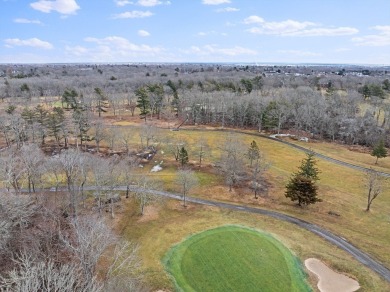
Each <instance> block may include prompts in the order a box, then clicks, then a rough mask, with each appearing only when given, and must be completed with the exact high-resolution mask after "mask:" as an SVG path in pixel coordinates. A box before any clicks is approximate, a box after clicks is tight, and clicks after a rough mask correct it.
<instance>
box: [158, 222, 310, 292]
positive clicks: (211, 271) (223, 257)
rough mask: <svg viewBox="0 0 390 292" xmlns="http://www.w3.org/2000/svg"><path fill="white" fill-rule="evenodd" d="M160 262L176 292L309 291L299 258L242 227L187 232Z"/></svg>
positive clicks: (259, 234)
mask: <svg viewBox="0 0 390 292" xmlns="http://www.w3.org/2000/svg"><path fill="white" fill-rule="evenodd" d="M163 262H164V265H165V267H166V269H167V271H168V272H169V273H170V274H171V275H172V277H173V278H174V281H175V285H176V288H177V289H178V290H179V291H215V292H216V291H300V292H301V291H311V288H310V286H309V285H308V284H307V282H306V280H305V279H306V276H305V273H304V272H303V270H302V266H301V264H300V262H299V261H298V259H297V258H295V257H294V256H293V255H292V254H291V252H290V251H289V250H288V249H287V248H286V247H284V246H283V245H282V244H281V243H280V242H279V241H277V240H276V239H275V238H273V237H272V236H270V235H268V234H265V233H261V232H258V231H256V230H253V229H249V228H246V227H241V226H234V225H233V226H232V225H228V226H222V227H218V228H215V229H210V230H206V231H204V232H201V233H199V234H195V235H192V236H190V237H189V238H187V239H186V240H185V241H183V242H181V243H180V244H178V245H175V246H174V247H173V248H172V249H171V250H170V251H169V252H168V253H167V254H166V256H165V257H164V259H163Z"/></svg>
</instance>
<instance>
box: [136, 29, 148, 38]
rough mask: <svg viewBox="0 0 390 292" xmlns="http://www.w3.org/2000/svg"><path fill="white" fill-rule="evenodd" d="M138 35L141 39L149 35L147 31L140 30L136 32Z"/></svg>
mask: <svg viewBox="0 0 390 292" xmlns="http://www.w3.org/2000/svg"><path fill="white" fill-rule="evenodd" d="M138 35H139V36H142V37H148V36H150V33H149V32H148V31H146V30H143V29H140V30H139V31H138Z"/></svg>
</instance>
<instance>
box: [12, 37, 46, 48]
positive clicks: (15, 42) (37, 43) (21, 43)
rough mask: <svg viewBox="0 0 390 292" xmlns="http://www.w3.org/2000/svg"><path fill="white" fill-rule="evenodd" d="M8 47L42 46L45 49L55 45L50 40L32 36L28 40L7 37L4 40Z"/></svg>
mask: <svg viewBox="0 0 390 292" xmlns="http://www.w3.org/2000/svg"><path fill="white" fill-rule="evenodd" d="M4 42H5V45H6V47H8V48H13V47H22V46H23V47H33V48H40V49H45V50H50V49H52V48H53V45H52V44H51V43H49V42H45V41H42V40H40V39H38V38H31V39H26V40H21V39H6V40H4Z"/></svg>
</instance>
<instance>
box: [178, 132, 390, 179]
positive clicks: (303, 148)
mask: <svg viewBox="0 0 390 292" xmlns="http://www.w3.org/2000/svg"><path fill="white" fill-rule="evenodd" d="M181 130H182V131H200V132H202V131H222V132H235V133H240V134H244V135H248V136H255V137H260V138H264V139H268V140H272V141H275V142H278V143H282V144H285V145H288V146H290V147H292V148H295V149H298V150H300V151H303V152H305V153H313V154H314V155H315V156H316V157H318V158H321V159H323V160H326V161H329V162H332V163H334V164H338V165H342V166H345V167H348V168H352V169H355V170H360V171H364V172H366V171H370V170H371V169H370V168H368V167H363V166H359V165H355V164H352V163H348V162H345V161H342V160H338V159H335V158H332V157H329V156H326V155H323V154H321V153H318V152H315V151H312V150H310V149H307V148H305V147H302V146H299V145H297V144H294V143H290V142H288V141H284V140H282V139H278V138H273V137H270V136H266V135H263V134H260V133H249V132H245V131H241V130H235V129H229V130H224V129H217V130H208V129H188V128H183V129H181ZM377 173H378V174H380V175H382V176H385V177H390V173H387V172H382V171H377Z"/></svg>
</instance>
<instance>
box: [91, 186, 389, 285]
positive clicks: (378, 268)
mask: <svg viewBox="0 0 390 292" xmlns="http://www.w3.org/2000/svg"><path fill="white" fill-rule="evenodd" d="M94 189H95V188H94V187H85V188H84V190H86V191H87V190H88V191H93V190H94ZM114 190H116V191H126V187H125V186H120V187H116V188H115V189H114ZM134 190H136V187H134V186H130V191H134ZM145 191H146V192H149V193H152V194H154V195H158V196H162V197H166V198H170V199H175V200H182V199H183V197H182V195H180V194H175V193H170V192H165V191H159V190H145ZM186 200H187V202H192V203H196V204H201V205H207V206H214V207H218V208H222V209H230V210H233V211H240V212H247V213H254V214H260V215H264V216H269V217H272V218H275V219H277V220H282V221H285V222H288V223H291V224H294V225H297V226H299V227H301V228H303V229H306V230H308V231H310V232H312V233H314V234H316V235H318V236H320V237H322V238H323V239H325V240H326V241H328V242H330V243H331V244H333V245H336V246H337V247H339V248H341V249H342V250H344V251H346V252H347V253H349V254H350V255H352V256H353V257H354V258H355V259H356V260H358V261H359V262H360V263H362V264H363V265H365V266H366V267H368V268H369V269H371V270H373V271H375V272H376V273H378V274H379V275H380V276H382V277H383V278H384V279H385V280H386V281H387V282H389V283H390V270H389V269H388V268H387V267H386V266H384V265H383V264H381V263H380V262H378V261H376V260H374V259H373V258H372V257H370V256H369V255H368V254H366V253H365V252H363V251H361V250H360V249H358V248H357V247H356V246H354V245H353V244H351V243H349V242H348V241H347V240H346V239H344V238H342V237H340V236H337V235H335V234H333V233H332V232H330V231H328V230H326V229H324V228H322V227H320V226H318V225H316V224H313V223H310V222H307V221H304V220H301V219H299V218H296V217H293V216H289V215H286V214H283V213H280V212H276V211H271V210H265V209H260V208H253V207H248V206H245V205H235V204H230V203H224V202H218V201H211V200H205V199H199V198H194V197H187V198H186Z"/></svg>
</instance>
